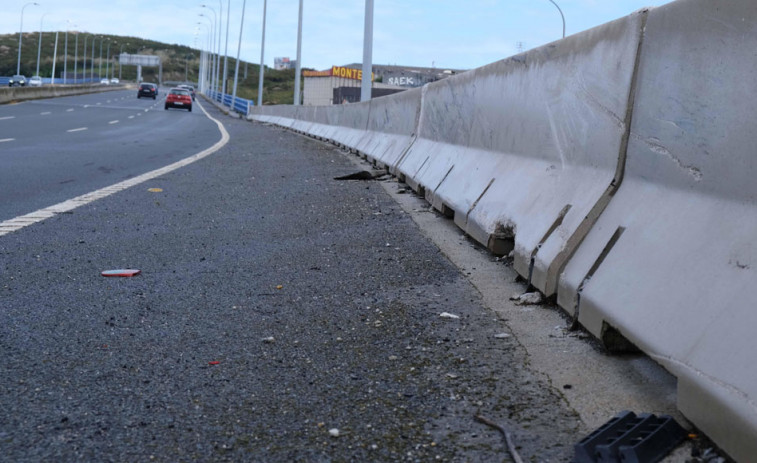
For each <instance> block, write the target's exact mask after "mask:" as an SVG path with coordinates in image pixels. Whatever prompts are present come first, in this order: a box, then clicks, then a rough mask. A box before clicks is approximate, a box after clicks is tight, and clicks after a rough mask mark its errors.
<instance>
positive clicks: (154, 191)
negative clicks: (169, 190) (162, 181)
mask: <svg viewBox="0 0 757 463" xmlns="http://www.w3.org/2000/svg"><path fill="white" fill-rule="evenodd" d="M147 191H149V192H150V193H160V192H161V191H163V188H148V189H147Z"/></svg>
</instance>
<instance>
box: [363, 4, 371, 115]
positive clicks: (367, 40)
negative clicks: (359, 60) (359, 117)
mask: <svg viewBox="0 0 757 463" xmlns="http://www.w3.org/2000/svg"><path fill="white" fill-rule="evenodd" d="M372 72H373V0H365V26H364V28H363V81H362V82H361V85H360V101H368V100H370V99H371V85H372V83H373V82H372V81H371V74H372Z"/></svg>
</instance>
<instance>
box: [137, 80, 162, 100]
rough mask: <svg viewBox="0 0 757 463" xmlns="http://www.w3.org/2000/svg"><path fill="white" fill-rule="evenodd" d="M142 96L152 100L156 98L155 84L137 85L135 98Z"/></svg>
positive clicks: (156, 89) (156, 88)
mask: <svg viewBox="0 0 757 463" xmlns="http://www.w3.org/2000/svg"><path fill="white" fill-rule="evenodd" d="M143 96H146V97H148V98H152V99H153V100H154V99H155V97H157V96H158V86H157V85H155V84H146V83H141V84H139V90H137V98H142V97H143Z"/></svg>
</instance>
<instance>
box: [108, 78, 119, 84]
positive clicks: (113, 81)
mask: <svg viewBox="0 0 757 463" xmlns="http://www.w3.org/2000/svg"><path fill="white" fill-rule="evenodd" d="M119 82H120V80H118V79H117V78H115V77H114V78H112V79H110V83H111V84H117V83H119Z"/></svg>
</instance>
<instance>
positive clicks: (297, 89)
mask: <svg viewBox="0 0 757 463" xmlns="http://www.w3.org/2000/svg"><path fill="white" fill-rule="evenodd" d="M301 60H302V0H300V13H299V17H298V19H297V62H296V63H295V64H294V68H295V71H294V105H295V106H299V105H300V73H301V72H302V63H300V61H301Z"/></svg>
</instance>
